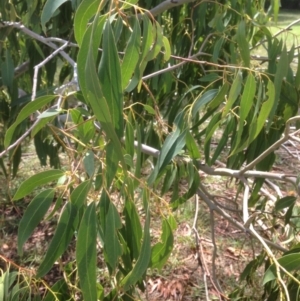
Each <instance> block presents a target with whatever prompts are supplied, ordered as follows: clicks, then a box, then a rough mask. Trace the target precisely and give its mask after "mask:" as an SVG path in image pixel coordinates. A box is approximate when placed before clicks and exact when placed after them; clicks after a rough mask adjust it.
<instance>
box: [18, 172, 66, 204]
mask: <svg viewBox="0 0 300 301" xmlns="http://www.w3.org/2000/svg"><path fill="white" fill-rule="evenodd" d="M63 175H64V172H63V171H62V170H59V169H52V170H46V171H42V172H40V173H38V174H36V175H34V176H32V177H30V178H29V179H27V180H25V181H24V182H23V183H22V184H21V185H20V187H19V189H18V190H17V192H16V194H15V195H14V197H13V200H19V199H21V198H22V197H24V196H26V195H28V194H29V193H31V192H32V191H33V190H34V189H35V188H36V187H38V186H41V185H44V184H47V183H49V182H52V181H55V180H58V179H59V178H60V177H62V176H63Z"/></svg>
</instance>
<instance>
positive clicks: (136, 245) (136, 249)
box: [123, 200, 143, 259]
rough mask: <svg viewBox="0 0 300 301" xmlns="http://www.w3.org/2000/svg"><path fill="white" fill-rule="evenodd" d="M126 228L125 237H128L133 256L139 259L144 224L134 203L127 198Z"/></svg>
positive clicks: (127, 240) (125, 209) (125, 211)
mask: <svg viewBox="0 0 300 301" xmlns="http://www.w3.org/2000/svg"><path fill="white" fill-rule="evenodd" d="M124 216H125V230H124V233H123V237H124V238H125V239H126V242H127V245H128V247H129V250H130V254H131V258H132V259H133V258H134V259H137V258H138V256H139V254H140V248H141V238H142V235H143V233H142V226H141V222H140V219H139V215H138V213H137V209H136V207H135V205H134V203H133V202H132V201H130V200H126V203H125V208H124Z"/></svg>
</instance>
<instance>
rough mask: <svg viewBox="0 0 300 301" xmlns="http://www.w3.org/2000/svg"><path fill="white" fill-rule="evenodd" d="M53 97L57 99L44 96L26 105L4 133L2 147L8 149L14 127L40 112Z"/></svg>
mask: <svg viewBox="0 0 300 301" xmlns="http://www.w3.org/2000/svg"><path fill="white" fill-rule="evenodd" d="M55 97H57V96H56V95H46V96H41V97H39V98H37V99H35V100H34V101H31V102H30V103H28V104H27V105H26V106H25V107H24V108H23V109H22V110H21V112H20V113H19V115H18V117H17V119H16V121H15V122H14V123H13V124H12V125H11V126H10V127H9V129H8V130H7V131H6V134H5V140H4V146H5V147H8V146H9V144H10V142H11V139H12V137H13V134H14V131H15V129H16V127H17V126H18V125H19V124H20V123H21V122H22V121H23V120H25V119H26V118H28V116H30V115H31V114H33V113H35V112H36V111H38V110H40V109H41V108H42V107H43V106H45V105H46V104H48V103H49V102H50V101H52V100H53V99H54V98H55Z"/></svg>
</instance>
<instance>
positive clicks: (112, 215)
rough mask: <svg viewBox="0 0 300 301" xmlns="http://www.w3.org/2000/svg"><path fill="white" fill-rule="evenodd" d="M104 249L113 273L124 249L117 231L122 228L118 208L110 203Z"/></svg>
mask: <svg viewBox="0 0 300 301" xmlns="http://www.w3.org/2000/svg"><path fill="white" fill-rule="evenodd" d="M105 224H106V225H105V232H104V249H105V253H106V258H107V262H108V264H109V266H110V268H111V270H112V271H114V270H115V268H116V265H117V263H118V260H119V257H120V256H121V255H122V247H121V244H120V242H119V239H118V234H117V231H118V229H120V228H121V227H122V223H121V219H120V216H119V213H118V211H117V208H116V207H115V205H114V204H113V203H112V202H110V203H109V208H108V212H107V216H106V220H105Z"/></svg>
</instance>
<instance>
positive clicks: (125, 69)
mask: <svg viewBox="0 0 300 301" xmlns="http://www.w3.org/2000/svg"><path fill="white" fill-rule="evenodd" d="M140 43H141V28H140V24H139V21H138V20H137V19H135V22H134V26H133V30H132V34H131V36H130V39H129V41H128V44H127V47H126V49H125V54H124V58H123V61H122V66H121V68H122V69H121V70H122V90H124V89H125V88H126V87H127V85H128V83H129V80H130V78H131V77H132V75H133V73H134V70H135V68H136V66H137V63H138V61H139V50H140Z"/></svg>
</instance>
